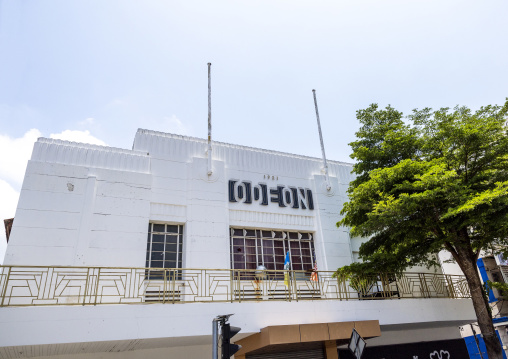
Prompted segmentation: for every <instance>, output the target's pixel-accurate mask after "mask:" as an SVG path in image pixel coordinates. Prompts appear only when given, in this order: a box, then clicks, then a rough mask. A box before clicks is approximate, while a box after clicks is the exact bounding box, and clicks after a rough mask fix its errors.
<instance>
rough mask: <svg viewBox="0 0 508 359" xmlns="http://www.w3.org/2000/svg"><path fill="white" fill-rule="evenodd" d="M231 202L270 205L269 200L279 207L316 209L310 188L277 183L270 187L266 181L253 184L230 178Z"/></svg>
mask: <svg viewBox="0 0 508 359" xmlns="http://www.w3.org/2000/svg"><path fill="white" fill-rule="evenodd" d="M228 189H229V202H240V203H248V204H250V203H253V202H258V203H259V204H261V205H263V206H268V203H269V202H272V203H277V204H278V205H279V207H291V208H301V209H310V210H313V209H314V201H313V199H312V191H311V190H310V189H308V188H301V187H292V186H282V185H277V186H276V187H270V188H269V187H268V185H266V184H265V183H258V184H257V185H253V184H252V183H251V182H249V181H238V180H229V185H228Z"/></svg>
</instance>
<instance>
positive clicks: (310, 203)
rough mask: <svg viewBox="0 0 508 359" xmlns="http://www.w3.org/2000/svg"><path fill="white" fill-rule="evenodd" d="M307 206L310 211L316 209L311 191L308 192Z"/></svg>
mask: <svg viewBox="0 0 508 359" xmlns="http://www.w3.org/2000/svg"><path fill="white" fill-rule="evenodd" d="M307 204H308V205H309V209H312V210H313V209H314V201H313V200H312V191H311V190H310V189H308V190H307Z"/></svg>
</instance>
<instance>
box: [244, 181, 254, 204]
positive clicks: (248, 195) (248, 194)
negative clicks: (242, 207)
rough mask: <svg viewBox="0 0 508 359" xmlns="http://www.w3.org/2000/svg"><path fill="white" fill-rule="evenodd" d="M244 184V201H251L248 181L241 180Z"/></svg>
mask: <svg viewBox="0 0 508 359" xmlns="http://www.w3.org/2000/svg"><path fill="white" fill-rule="evenodd" d="M242 183H243V184H244V185H245V203H252V190H251V184H250V182H242Z"/></svg>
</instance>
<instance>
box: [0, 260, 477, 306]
mask: <svg viewBox="0 0 508 359" xmlns="http://www.w3.org/2000/svg"><path fill="white" fill-rule="evenodd" d="M332 274H333V272H324V271H319V272H305V271H273V270H267V271H258V270H228V269H193V268H182V269H153V268H152V269H149V268H111V267H57V266H52V267H39V266H0V306H34V305H98V304H124V303H145V304H149V303H173V304H176V303H195V302H247V301H249V302H252V301H268V300H279V301H304V300H387V299H406V298H470V293H469V289H468V287H467V284H466V281H465V278H464V277H463V276H457V275H444V274H429V273H403V274H402V275H389V274H382V275H378V276H373V277H369V278H362V279H361V280H354V281H351V282H350V281H346V280H342V279H339V278H334V277H332Z"/></svg>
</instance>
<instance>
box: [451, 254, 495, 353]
mask: <svg viewBox="0 0 508 359" xmlns="http://www.w3.org/2000/svg"><path fill="white" fill-rule="evenodd" d="M457 256H458V259H459V260H458V261H457V263H458V264H459V266H460V267H461V269H462V271H463V272H464V275H465V277H466V280H467V284H468V286H469V291H470V292H471V299H472V301H473V307H474V311H475V313H476V318H477V320H478V326H479V327H480V330H481V332H482V336H483V340H484V341H485V346H486V348H487V354H488V356H489V359H502V358H503V348H502V347H501V343H500V341H499V339H498V337H497V335H496V332H495V330H494V324H493V323H492V315H491V311H490V306H489V303H488V301H487V298H486V297H485V295H484V292H483V286H482V282H481V280H480V276H479V275H478V269H477V267H476V261H475V259H476V258H475V256H474V255H473V253H472V251H471V250H470V249H468V248H457Z"/></svg>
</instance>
